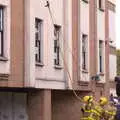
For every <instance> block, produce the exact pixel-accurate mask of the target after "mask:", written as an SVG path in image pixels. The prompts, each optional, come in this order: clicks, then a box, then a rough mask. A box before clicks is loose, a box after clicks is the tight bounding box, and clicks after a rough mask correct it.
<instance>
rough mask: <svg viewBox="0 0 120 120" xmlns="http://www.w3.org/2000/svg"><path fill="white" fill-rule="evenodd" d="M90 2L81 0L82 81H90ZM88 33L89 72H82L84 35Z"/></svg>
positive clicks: (87, 61)
mask: <svg viewBox="0 0 120 120" xmlns="http://www.w3.org/2000/svg"><path fill="white" fill-rule="evenodd" d="M89 21H90V20H89V3H86V2H84V1H81V2H80V33H79V34H80V62H81V63H80V68H81V70H80V72H81V73H82V74H81V80H82V81H89V80H90V79H89V62H90V59H89ZM83 34H86V35H88V42H87V43H86V44H87V47H88V48H87V50H88V51H87V60H86V65H87V73H85V72H82V43H81V41H82V35H83Z"/></svg>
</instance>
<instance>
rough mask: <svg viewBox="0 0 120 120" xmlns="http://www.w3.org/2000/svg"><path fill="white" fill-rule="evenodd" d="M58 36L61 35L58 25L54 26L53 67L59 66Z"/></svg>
mask: <svg viewBox="0 0 120 120" xmlns="http://www.w3.org/2000/svg"><path fill="white" fill-rule="evenodd" d="M60 34H61V27H60V26H58V25H54V38H55V39H54V54H55V58H54V65H58V66H60V65H61V63H60Z"/></svg>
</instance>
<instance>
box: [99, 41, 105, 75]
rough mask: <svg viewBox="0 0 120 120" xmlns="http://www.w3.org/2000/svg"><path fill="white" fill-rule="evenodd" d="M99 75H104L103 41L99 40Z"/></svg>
mask: <svg viewBox="0 0 120 120" xmlns="http://www.w3.org/2000/svg"><path fill="white" fill-rule="evenodd" d="M99 73H104V41H103V40H99Z"/></svg>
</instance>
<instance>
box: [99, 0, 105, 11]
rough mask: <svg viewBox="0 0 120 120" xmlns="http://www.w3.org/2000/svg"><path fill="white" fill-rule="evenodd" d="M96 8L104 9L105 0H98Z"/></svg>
mask: <svg viewBox="0 0 120 120" xmlns="http://www.w3.org/2000/svg"><path fill="white" fill-rule="evenodd" d="M98 8H99V10H100V11H104V9H105V0H98Z"/></svg>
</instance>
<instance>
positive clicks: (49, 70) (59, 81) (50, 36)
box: [25, 0, 65, 89]
mask: <svg viewBox="0 0 120 120" xmlns="http://www.w3.org/2000/svg"><path fill="white" fill-rule="evenodd" d="M45 5H46V2H45V1H44V0H41V1H39V0H35V1H34V0H26V5H25V6H26V14H27V16H26V37H25V38H26V44H27V46H26V48H25V49H26V52H25V54H26V58H25V61H26V67H25V79H26V82H25V83H26V85H30V86H34V87H37V88H58V89H59V88H65V86H64V72H63V69H59V70H58V69H55V68H54V27H53V23H52V20H51V16H50V13H49V10H48V8H47V7H45ZM50 8H51V13H52V16H53V20H54V23H55V24H57V25H61V27H62V38H61V41H62V43H63V37H64V36H63V0H59V1H58V0H54V1H52V0H51V1H50ZM38 11H39V12H38ZM35 17H38V18H40V19H41V20H43V64H44V66H43V67H38V66H35Z"/></svg>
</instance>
